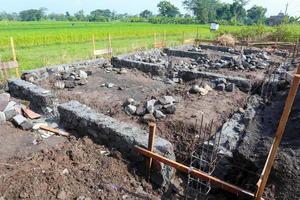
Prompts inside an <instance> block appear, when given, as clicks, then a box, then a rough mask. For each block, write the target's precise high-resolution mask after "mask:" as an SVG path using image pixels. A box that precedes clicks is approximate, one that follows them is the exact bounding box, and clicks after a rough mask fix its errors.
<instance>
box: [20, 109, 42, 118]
mask: <svg viewBox="0 0 300 200" xmlns="http://www.w3.org/2000/svg"><path fill="white" fill-rule="evenodd" d="M22 111H23V113H24V115H25V117H27V118H29V119H38V118H40V117H41V115H40V114H38V113H35V112H33V111H32V110H30V109H27V108H22Z"/></svg>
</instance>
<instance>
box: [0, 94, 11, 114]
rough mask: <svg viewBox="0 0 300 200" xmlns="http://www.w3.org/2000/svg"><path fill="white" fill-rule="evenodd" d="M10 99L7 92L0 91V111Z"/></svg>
mask: <svg viewBox="0 0 300 200" xmlns="http://www.w3.org/2000/svg"><path fill="white" fill-rule="evenodd" d="M9 99H10V94H8V93H2V94H0V111H3V110H4V109H5V108H6V106H7V104H8V102H9Z"/></svg>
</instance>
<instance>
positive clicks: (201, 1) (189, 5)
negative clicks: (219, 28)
mask: <svg viewBox="0 0 300 200" xmlns="http://www.w3.org/2000/svg"><path fill="white" fill-rule="evenodd" d="M183 5H184V6H185V8H186V9H188V10H190V11H192V12H193V13H194V15H195V16H196V18H197V19H198V20H199V21H200V22H201V23H208V22H211V21H214V20H215V19H216V10H217V7H218V5H219V1H218V0H185V1H184V2H183Z"/></svg>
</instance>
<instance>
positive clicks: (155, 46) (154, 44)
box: [154, 33, 156, 48]
mask: <svg viewBox="0 0 300 200" xmlns="http://www.w3.org/2000/svg"><path fill="white" fill-rule="evenodd" d="M154 48H156V33H154Z"/></svg>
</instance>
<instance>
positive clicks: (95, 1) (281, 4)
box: [0, 0, 300, 16]
mask: <svg viewBox="0 0 300 200" xmlns="http://www.w3.org/2000/svg"><path fill="white" fill-rule="evenodd" d="M159 1H160V0H0V5H1V6H0V11H6V12H19V11H21V10H26V9H30V8H40V7H45V8H48V12H49V13H51V12H55V13H65V12H66V11H69V12H70V13H74V12H77V11H78V10H84V11H85V13H89V12H90V11H92V10H95V9H110V10H114V11H116V12H118V13H128V14H138V13H140V12H141V11H142V10H145V9H148V10H151V11H152V12H154V13H157V12H158V11H157V7H156V5H157V3H158V2H159ZM169 1H170V2H171V3H173V4H174V5H175V6H177V7H178V8H180V11H181V12H182V13H187V11H186V10H185V9H184V7H183V6H182V1H183V0H169ZM221 1H222V2H232V0H221ZM287 3H288V14H289V15H292V16H300V0H249V3H248V5H247V8H250V7H251V6H253V5H259V6H263V7H266V8H267V9H268V12H267V16H270V15H276V14H278V13H279V12H280V11H283V12H284V11H285V6H286V4H287Z"/></svg>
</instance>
